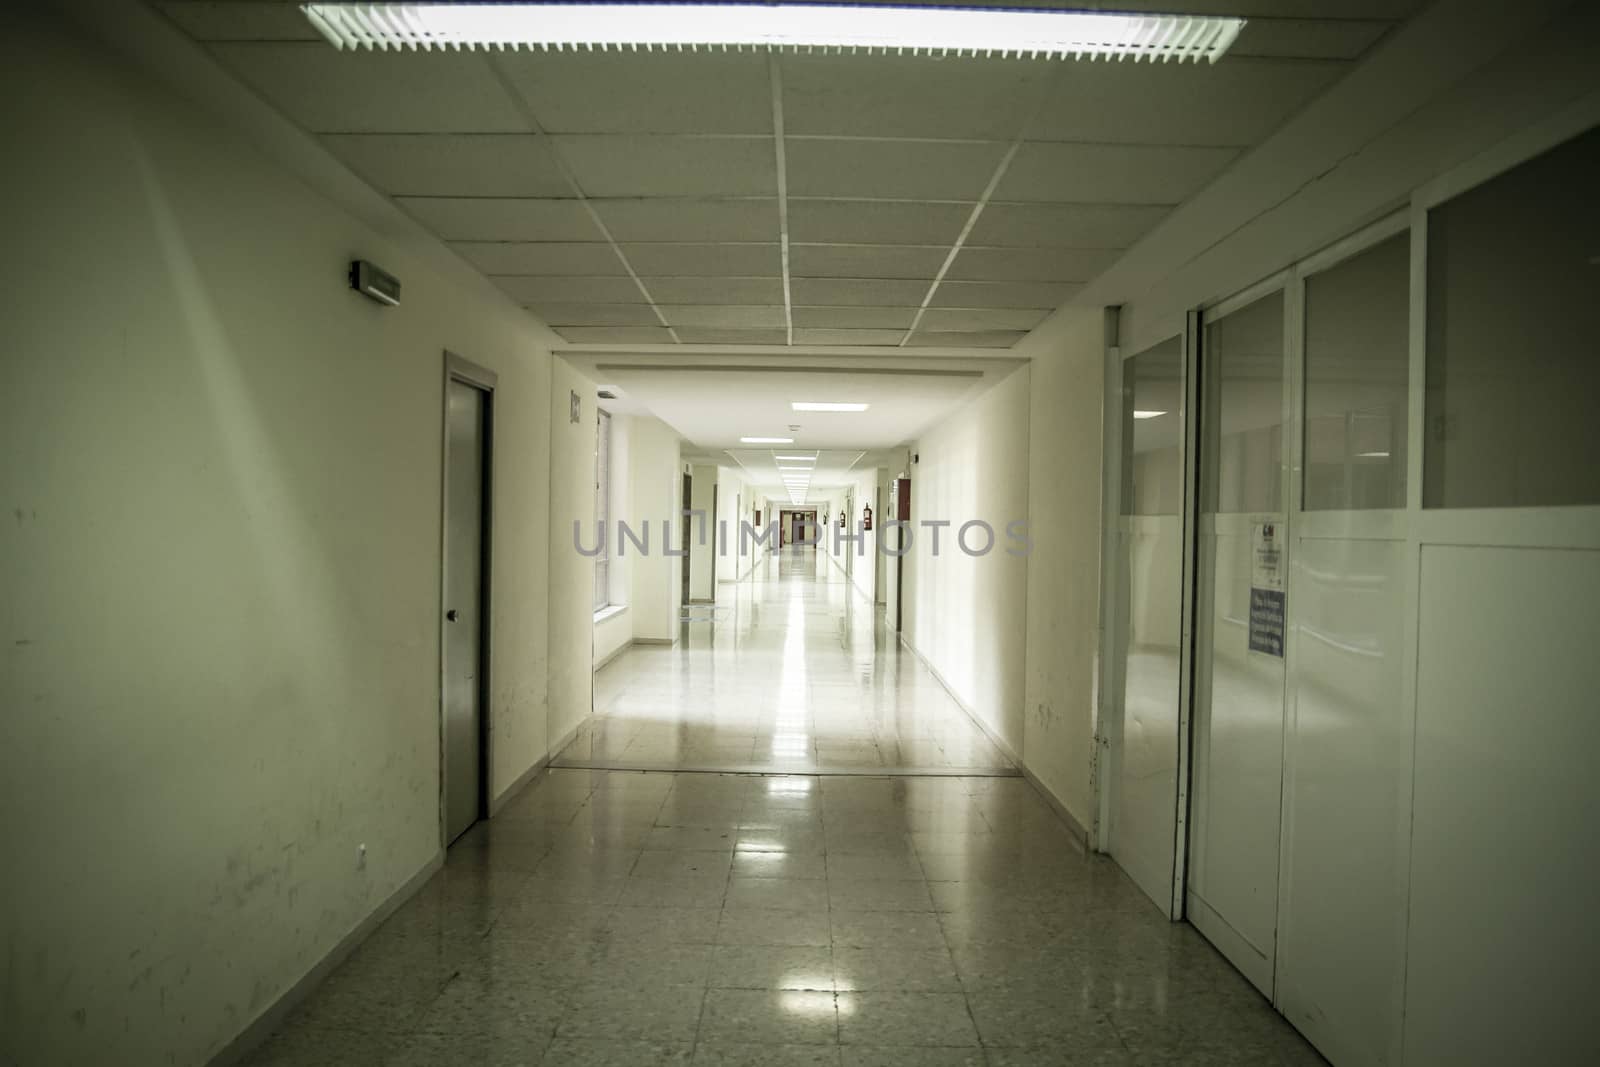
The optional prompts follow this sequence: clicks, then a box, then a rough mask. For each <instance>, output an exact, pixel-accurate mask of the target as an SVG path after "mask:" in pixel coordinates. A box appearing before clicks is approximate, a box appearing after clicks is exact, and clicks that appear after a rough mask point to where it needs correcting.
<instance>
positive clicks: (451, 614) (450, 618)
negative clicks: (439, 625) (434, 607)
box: [444, 608, 458, 622]
mask: <svg viewBox="0 0 1600 1067" xmlns="http://www.w3.org/2000/svg"><path fill="white" fill-rule="evenodd" d="M457 617H458V614H457V612H456V609H455V608H451V609H450V610H449V611H447V612H445V613H444V621H445V622H455V621H456V619H457Z"/></svg>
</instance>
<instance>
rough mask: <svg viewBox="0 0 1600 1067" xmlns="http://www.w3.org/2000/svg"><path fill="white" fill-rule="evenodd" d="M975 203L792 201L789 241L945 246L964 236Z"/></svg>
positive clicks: (790, 202) (793, 199) (790, 206)
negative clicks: (963, 227) (962, 228)
mask: <svg viewBox="0 0 1600 1067" xmlns="http://www.w3.org/2000/svg"><path fill="white" fill-rule="evenodd" d="M971 214H972V205H970V204H933V203H926V202H917V201H909V200H903V201H894V200H873V201H866V200H798V199H795V198H793V197H790V199H789V239H790V240H792V241H799V242H802V243H813V244H890V245H944V246H945V247H946V248H948V247H949V246H950V245H952V244H954V243H955V240H956V238H957V237H958V236H960V234H961V227H962V226H963V225H965V224H966V221H967V216H969V215H971Z"/></svg>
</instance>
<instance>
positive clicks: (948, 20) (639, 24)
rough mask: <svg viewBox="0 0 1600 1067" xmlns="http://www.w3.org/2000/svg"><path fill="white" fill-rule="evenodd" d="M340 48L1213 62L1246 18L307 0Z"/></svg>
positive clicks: (315, 20)
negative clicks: (814, 52) (831, 52)
mask: <svg viewBox="0 0 1600 1067" xmlns="http://www.w3.org/2000/svg"><path fill="white" fill-rule="evenodd" d="M300 10H301V11H304V12H305V15H306V18H307V19H308V20H310V22H311V24H312V25H313V26H315V27H316V28H317V31H318V32H319V33H321V34H322V35H323V36H324V37H326V38H327V39H328V40H329V41H330V42H331V43H332V44H333V45H334V46H335V47H336V48H339V49H346V48H366V49H373V48H381V49H385V50H387V49H390V48H399V49H423V50H428V49H434V48H439V49H447V48H448V49H459V48H468V49H473V48H479V47H483V48H506V47H510V48H524V47H526V48H545V49H549V48H556V49H566V48H572V49H584V50H591V51H592V50H594V49H596V48H598V49H600V50H602V51H604V50H606V49H610V48H617V49H629V50H633V51H637V50H638V49H640V48H644V49H645V50H646V51H650V50H653V49H655V48H658V47H659V48H670V49H674V50H682V49H684V48H688V49H690V50H691V51H692V50H694V49H697V48H700V47H702V46H704V47H706V48H714V49H718V50H725V49H727V48H729V47H733V48H746V47H749V48H755V49H767V50H776V51H783V50H787V49H810V48H825V49H838V50H844V51H854V50H855V49H858V48H860V49H866V50H868V51H870V52H909V53H912V54H914V55H920V54H926V55H943V54H945V53H947V52H950V53H954V54H956V55H974V56H979V55H982V56H1018V57H1022V56H1028V57H1032V58H1035V59H1037V58H1039V57H1041V56H1043V57H1045V58H1047V59H1055V58H1061V59H1065V58H1067V57H1071V58H1074V59H1084V58H1088V59H1136V60H1139V59H1148V60H1161V61H1162V62H1166V61H1168V60H1177V61H1179V62H1184V61H1186V60H1192V61H1195V62H1198V61H1200V60H1202V59H1204V60H1209V61H1211V62H1213V63H1215V62H1216V61H1217V60H1218V59H1220V58H1221V57H1222V56H1223V54H1224V53H1226V52H1227V50H1228V49H1229V48H1230V47H1231V46H1232V45H1233V42H1234V40H1235V38H1237V37H1238V36H1239V31H1240V30H1241V29H1243V28H1244V21H1245V20H1244V19H1240V18H1223V17H1213V16H1198V15H1149V14H1144V15H1117V14H1106V13H1101V12H1089V11H1045V10H1011V9H1000V8H979V9H972V8H955V7H950V8H939V7H935V8H928V7H910V6H906V7H885V6H873V5H863V6H860V7H855V6H851V7H845V6H843V5H835V4H781V3H780V4H753V3H729V4H706V3H698V4H696V3H690V4H637V3H635V4H605V3H598V4H597V3H587V4H585V3H576V4H566V3H542V4H541V3H499V4H495V3H453V4H452V3H432V4H408V3H378V4H371V3H311V4H302V5H300Z"/></svg>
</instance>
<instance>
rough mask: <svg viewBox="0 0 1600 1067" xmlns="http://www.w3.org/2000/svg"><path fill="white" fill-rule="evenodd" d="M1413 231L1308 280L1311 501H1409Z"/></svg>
mask: <svg viewBox="0 0 1600 1067" xmlns="http://www.w3.org/2000/svg"><path fill="white" fill-rule="evenodd" d="M1410 294H1411V236H1410V234H1408V233H1401V234H1397V235H1396V236H1394V237H1390V238H1389V239H1387V240H1385V241H1383V242H1381V243H1379V244H1377V245H1374V246H1373V247H1372V248H1369V249H1367V250H1366V251H1364V252H1361V253H1359V254H1357V255H1355V256H1352V257H1350V258H1349V259H1347V260H1345V261H1344V262H1342V263H1339V264H1338V265H1337V266H1334V267H1331V268H1329V269H1328V270H1325V271H1323V272H1321V273H1320V274H1313V275H1311V276H1310V277H1309V278H1307V279H1306V303H1305V340H1306V376H1305V391H1306V396H1305V401H1306V419H1305V434H1306V439H1305V509H1306V510H1307V511H1317V510H1322V509H1341V510H1344V509H1348V510H1355V509H1363V508H1403V507H1405V506H1406V426H1407V424H1408V422H1409V421H1410V411H1409V406H1410V404H1409V399H1408V398H1409V396H1410V381H1411V370H1410V366H1411V360H1410V349H1409V343H1408V336H1407V335H1408V330H1409V322H1410V318H1411V296H1410Z"/></svg>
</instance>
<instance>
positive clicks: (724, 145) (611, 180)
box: [552, 134, 778, 197]
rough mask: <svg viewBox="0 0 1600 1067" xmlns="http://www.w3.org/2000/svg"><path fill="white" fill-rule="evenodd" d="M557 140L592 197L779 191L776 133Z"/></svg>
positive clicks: (772, 193)
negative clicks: (758, 135) (746, 135)
mask: <svg viewBox="0 0 1600 1067" xmlns="http://www.w3.org/2000/svg"><path fill="white" fill-rule="evenodd" d="M552 140H553V141H554V142H555V144H556V148H557V150H558V151H560V153H561V157H562V158H563V159H564V160H566V162H567V165H568V166H569V167H571V168H572V173H573V176H574V177H576V178H577V180H578V185H579V187H580V188H582V189H583V191H584V194H585V195H587V196H595V197H607V196H777V195H778V179H777V159H776V154H775V150H774V148H773V143H772V139H771V138H762V137H648V136H642V135H630V136H618V135H614V134H589V135H585V136H570V135H569V136H563V137H554V138H552Z"/></svg>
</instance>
